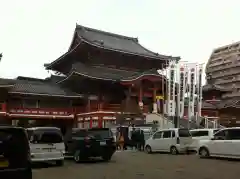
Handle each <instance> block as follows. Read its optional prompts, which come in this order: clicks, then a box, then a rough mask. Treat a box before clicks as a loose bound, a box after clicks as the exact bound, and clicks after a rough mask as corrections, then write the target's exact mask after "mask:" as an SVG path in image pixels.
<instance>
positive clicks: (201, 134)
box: [189, 128, 219, 152]
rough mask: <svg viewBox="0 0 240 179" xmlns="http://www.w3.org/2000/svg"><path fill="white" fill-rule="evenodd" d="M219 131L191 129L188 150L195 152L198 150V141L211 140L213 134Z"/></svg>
mask: <svg viewBox="0 0 240 179" xmlns="http://www.w3.org/2000/svg"><path fill="white" fill-rule="evenodd" d="M217 131H219V129H206V128H205V129H193V130H190V133H191V136H192V144H191V145H190V147H189V150H191V151H196V152H197V149H198V145H199V144H198V143H199V141H200V140H205V139H211V138H213V135H214V133H216V132H217Z"/></svg>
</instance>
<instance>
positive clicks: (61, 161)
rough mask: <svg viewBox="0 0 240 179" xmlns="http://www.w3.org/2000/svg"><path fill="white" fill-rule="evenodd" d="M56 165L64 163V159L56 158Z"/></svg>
mask: <svg viewBox="0 0 240 179" xmlns="http://www.w3.org/2000/svg"><path fill="white" fill-rule="evenodd" d="M56 165H57V166H63V165H64V160H57V161H56Z"/></svg>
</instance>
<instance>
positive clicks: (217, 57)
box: [204, 42, 240, 126]
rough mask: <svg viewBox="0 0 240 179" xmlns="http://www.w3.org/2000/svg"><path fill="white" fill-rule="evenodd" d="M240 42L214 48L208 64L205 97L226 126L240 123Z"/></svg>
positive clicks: (220, 121) (221, 122)
mask: <svg viewBox="0 0 240 179" xmlns="http://www.w3.org/2000/svg"><path fill="white" fill-rule="evenodd" d="M239 69H240V42H237V43H233V44H230V45H226V46H223V47H219V48H216V49H214V50H213V52H212V54H211V56H210V59H209V60H208V63H207V66H206V79H207V85H206V86H205V87H204V95H205V97H204V99H205V101H208V102H210V103H212V104H213V105H214V106H215V108H216V109H215V110H216V111H217V116H218V118H219V123H220V124H222V125H224V126H238V125H239V124H240V119H239V117H240V113H239V111H238V109H239V107H240V80H239V79H240V71H239Z"/></svg>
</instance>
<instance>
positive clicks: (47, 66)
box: [44, 42, 82, 70]
mask: <svg viewBox="0 0 240 179" xmlns="http://www.w3.org/2000/svg"><path fill="white" fill-rule="evenodd" d="M81 45H82V42H80V43H79V44H77V45H76V47H74V48H73V49H72V50H70V51H67V52H66V53H64V54H63V55H62V56H60V57H59V58H58V59H56V60H54V61H53V62H51V63H49V64H44V67H45V68H46V70H50V69H51V68H52V66H53V65H55V64H57V63H59V62H60V61H61V60H62V59H63V58H64V57H66V56H67V55H69V54H71V53H72V52H74V51H75V50H77V49H78V48H79V47H80V46H81Z"/></svg>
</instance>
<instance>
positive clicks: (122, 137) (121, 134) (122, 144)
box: [118, 132, 124, 151]
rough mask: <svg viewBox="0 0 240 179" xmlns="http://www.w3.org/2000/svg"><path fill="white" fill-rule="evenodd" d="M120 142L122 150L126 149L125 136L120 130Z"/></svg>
mask: <svg viewBox="0 0 240 179" xmlns="http://www.w3.org/2000/svg"><path fill="white" fill-rule="evenodd" d="M118 144H119V147H120V150H122V151H123V150H124V136H123V133H122V132H120V135H119V139H118Z"/></svg>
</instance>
